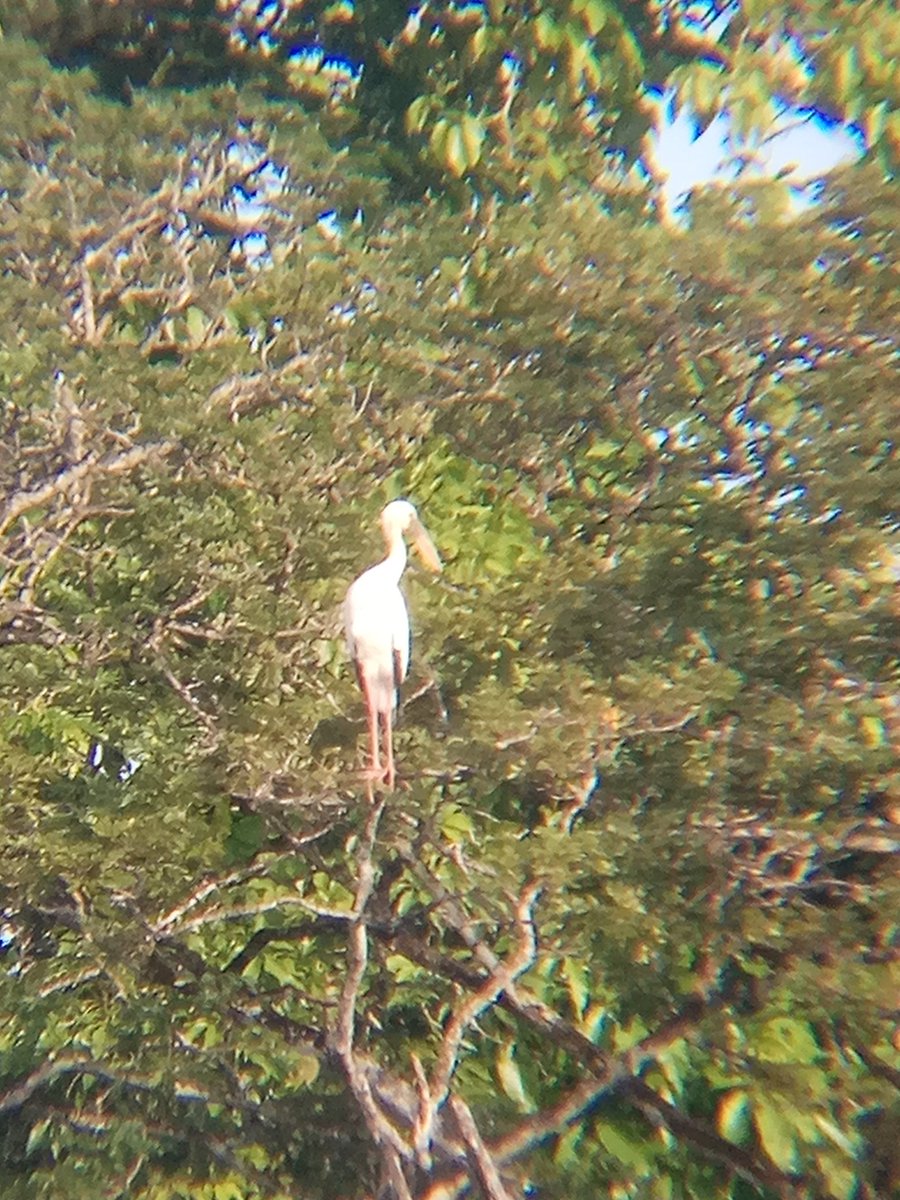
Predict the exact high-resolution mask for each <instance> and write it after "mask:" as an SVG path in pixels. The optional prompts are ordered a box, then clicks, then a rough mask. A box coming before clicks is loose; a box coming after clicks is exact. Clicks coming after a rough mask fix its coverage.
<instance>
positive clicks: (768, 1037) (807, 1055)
mask: <svg viewBox="0 0 900 1200" xmlns="http://www.w3.org/2000/svg"><path fill="white" fill-rule="evenodd" d="M751 1046H752V1049H753V1050H754V1052H755V1053H756V1055H757V1057H758V1058H760V1059H762V1060H763V1061H764V1062H772V1063H804V1064H805V1063H812V1062H815V1061H816V1059H817V1058H818V1057H819V1044H818V1042H817V1041H816V1038H815V1034H814V1033H813V1031H812V1029H811V1027H810V1025H809V1023H808V1022H807V1021H798V1020H796V1019H795V1018H793V1017H773V1018H772V1020H770V1021H767V1022H766V1023H765V1025H763V1027H762V1030H761V1031H760V1033H759V1034H757V1036H756V1037H755V1038H754V1039H753V1040H752V1042H751Z"/></svg>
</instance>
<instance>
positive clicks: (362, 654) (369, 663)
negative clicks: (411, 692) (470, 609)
mask: <svg viewBox="0 0 900 1200" xmlns="http://www.w3.org/2000/svg"><path fill="white" fill-rule="evenodd" d="M381 528H382V531H383V533H384V540H385V542H386V543H387V558H385V559H384V561H383V562H380V563H378V564H377V565H376V566H374V567H369V569H368V571H364V572H363V573H362V575H360V576H359V578H358V579H356V580H354V581H353V583H352V584H351V585H350V587H349V589H348V591H347V597H346V599H345V600H344V630H345V633H346V635H347V649H348V650H349V652H350V657H351V658H352V660H353V665H354V666H355V667H356V677H357V679H358V680H359V686H360V687H361V688H362V694H363V699H364V700H365V705H366V716H367V718H368V723H369V746H370V753H371V762H370V767H369V770H368V771H367V772H366V774H367V777H368V778H369V780H370V781H371V780H383V781H384V782H385V783H386V784H387V786H388V788H389V789H391V788H393V786H394V778H395V771H394V740H393V721H394V710H395V709H396V707H397V700H398V689H399V687H400V684H401V683H402V682H403V680H404V679H405V678H406V672H407V670H408V668H409V643H410V638H409V613H408V612H407V610H406V601H405V600H404V599H403V594H402V593H401V591H400V586H399V585H400V577H401V575H402V574H403V571H404V569H405V567H406V542H405V541H404V534H409V536H410V538H411V539H412V541H413V543H414V545H415V547H416V549H417V550H418V552H419V555H420V556H421V558H422V561H423V562H424V563H425V565H426V566H427V567H428V568H429V569H430V570H432V571H440V570H441V560H440V557H439V555H438V552H437V550H436V549H435V547H434V542H432V540H431V538H430V537H429V536H428V532H427V531H426V529H425V526H424V525H423V524H422V522H421V521H420V520H419V515H418V513H417V512H416V510H415V508H414V507H413V505H412V504H410V503H409V501H408V500H393V501H391V503H390V504H388V505H387V507H386V508H384V509H383V510H382V513H381ZM381 729H383V730H384V754H385V760H386V761H385V765H384V766H383V767H382V765H381V745H380V732H381Z"/></svg>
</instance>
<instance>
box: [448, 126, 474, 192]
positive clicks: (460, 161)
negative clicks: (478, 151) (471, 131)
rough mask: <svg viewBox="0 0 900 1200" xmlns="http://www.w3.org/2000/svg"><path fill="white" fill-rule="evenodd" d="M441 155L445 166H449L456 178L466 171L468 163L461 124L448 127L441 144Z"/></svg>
mask: <svg viewBox="0 0 900 1200" xmlns="http://www.w3.org/2000/svg"><path fill="white" fill-rule="evenodd" d="M443 155H444V163H445V164H446V166H447V167H449V169H450V171H451V172H452V173H453V174H454V175H455V176H456V177H457V179H459V178H461V177H462V176H463V175H464V174H465V172H466V167H467V166H468V165H469V159H468V154H467V151H466V142H465V138H464V137H463V130H462V126H460V125H452V126H450V128H449V129H448V131H447V136H446V139H445V141H444V146H443Z"/></svg>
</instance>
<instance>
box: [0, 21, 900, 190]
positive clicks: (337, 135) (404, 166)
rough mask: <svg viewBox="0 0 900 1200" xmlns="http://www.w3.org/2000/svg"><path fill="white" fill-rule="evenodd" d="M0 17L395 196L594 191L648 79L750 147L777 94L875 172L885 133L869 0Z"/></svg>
mask: <svg viewBox="0 0 900 1200" xmlns="http://www.w3.org/2000/svg"><path fill="white" fill-rule="evenodd" d="M4 26H5V27H6V28H7V29H9V30H15V31H17V32H20V33H21V32H24V33H27V34H29V35H31V36H33V37H36V38H38V39H39V40H40V42H41V44H42V45H43V46H44V47H45V48H46V50H47V51H48V53H49V54H50V56H51V58H52V59H53V61H55V62H57V63H61V64H65V65H67V66H73V65H89V66H91V67H92V68H93V69H94V70H95V71H96V72H97V75H98V77H99V79H100V81H101V82H102V85H103V87H104V89H105V90H106V92H107V93H108V94H110V95H114V96H117V97H125V98H127V97H129V96H131V95H132V93H133V90H134V89H135V88H140V87H146V86H150V87H152V88H162V89H165V88H178V89H180V88H184V87H193V86H197V85H201V84H221V83H223V82H225V81H227V80H231V81H233V82H235V83H237V84H238V85H239V86H241V87H242V88H247V87H253V86H261V87H262V88H263V89H264V90H265V93H266V94H267V95H269V96H272V95H276V96H279V97H280V98H282V99H284V100H286V101H289V102H291V103H295V104H299V105H301V106H302V107H303V108H304V109H306V110H308V111H312V112H315V113H317V114H318V117H319V123H320V126H321V128H322V129H323V130H324V131H325V132H326V134H327V136H329V138H331V139H332V141H333V142H334V143H337V144H343V143H344V142H346V141H350V142H351V143H352V144H354V145H357V146H359V147H360V148H365V149H367V150H368V152H369V154H371V155H373V156H374V157H376V158H377V159H378V160H379V161H380V163H381V166H382V169H384V170H387V172H388V173H389V174H390V175H391V177H392V178H393V179H394V180H395V181H399V182H402V184H403V185H404V187H405V188H407V189H409V190H410V191H411V192H413V193H415V194H419V193H420V192H421V190H422V189H423V188H427V187H429V186H430V187H435V188H442V189H448V188H449V189H450V190H451V191H453V192H454V193H455V194H456V196H457V197H458V198H460V199H462V198H463V197H464V196H465V195H467V194H468V190H469V188H470V187H475V189H476V190H477V191H478V192H479V193H480V194H481V195H490V194H491V193H493V192H494V191H495V190H497V189H499V190H500V191H501V192H503V193H504V194H521V193H523V192H529V191H532V190H534V189H536V188H537V189H540V190H544V191H546V192H548V193H549V194H553V192H554V191H555V190H556V188H558V187H559V185H560V184H561V182H562V181H563V180H564V179H566V178H567V177H568V176H569V175H575V176H576V177H577V178H578V179H580V180H582V181H591V182H594V183H597V182H599V181H600V180H604V181H605V182H606V186H607V187H608V186H609V180H610V179H611V178H612V177H613V175H614V173H615V172H616V171H617V170H618V169H619V168H620V166H621V164H622V163H623V162H624V163H626V164H629V165H630V164H632V163H634V162H635V161H636V160H639V159H646V157H647V156H646V153H645V152H646V146H645V144H644V141H643V139H644V135H645V134H646V133H647V131H648V129H649V128H650V126H651V124H652V123H653V121H654V119H655V115H656V108H657V103H658V101H659V98H660V96H661V95H663V93H665V92H667V91H669V92H671V94H672V96H673V99H674V101H675V103H677V104H679V105H686V106H688V107H689V108H690V109H691V111H692V112H693V113H694V114H695V115H696V117H697V118H698V120H700V121H707V120H709V119H711V118H712V117H713V116H715V115H716V114H717V113H719V112H722V111H727V112H728V113H729V114H730V120H731V124H732V130H733V133H734V136H735V137H736V139H737V140H738V142H739V143H745V144H746V145H749V147H750V148H751V149H752V147H753V146H754V144H755V142H756V140H757V139H758V138H759V137H760V136H762V135H763V134H766V133H768V132H769V131H770V130H771V126H772V121H773V119H774V118H775V117H776V116H777V115H779V114H783V113H784V112H785V111H791V110H799V111H800V112H802V113H803V114H805V116H806V117H807V118H809V117H811V116H812V115H813V110H817V111H819V112H823V113H824V114H826V115H827V116H828V117H830V118H832V119H834V120H841V121H845V122H853V123H855V124H856V125H857V126H858V127H859V129H860V130H861V132H862V134H863V136H864V138H865V142H866V146H867V148H868V149H869V151H870V152H871V153H872V154H873V155H878V156H880V158H881V160H882V164H883V165H885V164H887V165H889V166H890V167H891V168H892V169H896V163H897V153H898V144H900V119H898V116H897V113H896V111H895V108H896V82H895V79H894V62H895V60H896V22H895V20H894V12H893V6H892V5H890V4H885V3H878V2H869V3H867V4H865V5H864V8H863V9H862V10H861V9H860V6H859V4H858V3H838V4H835V3H833V2H831V0H815V2H814V3H806V4H802V5H797V4H787V3H781V4H772V3H768V2H766V3H759V2H758V0H741V2H734V0H732V2H725V3H718V2H710V3H699V4H698V3H686V2H683V0H677V2H673V3H666V4H661V3H657V0H642V2H641V3H630V4H616V3H613V2H611V0H557V2H556V3H552V4H546V3H544V4H539V5H538V4H510V3H506V2H505V0H489V2H476V3H469V4H455V3H434V4H432V3H426V4H422V5H419V6H418V7H416V6H412V7H411V6H409V5H407V4H397V3H394V2H393V0H369V2H368V3H366V4H353V3H350V2H349V0H343V2H337V3H333V2H331V0H325V2H321V0H316V2H314V3H310V2H307V0H304V2H303V3H277V4H274V3H269V2H268V0H266V2H259V3H256V4H253V3H246V0H240V2H237V0H232V2H229V3H223V2H220V3H216V4H214V3H212V2H211V0H187V2H184V0H128V2H126V3H123V2H122V0H115V2H114V3H112V2H105V3H99V4H98V3H95V2H93V0H75V2H74V3H73V2H72V0H67V2H66V3H62V2H61V0H41V2H40V3H23V4H16V5H11V6H9V11H8V12H7V13H6V15H5V17H4ZM746 145H745V148H746ZM645 165H649V164H647V163H646V162H645ZM463 178H465V179H466V181H467V184H466V185H465V186H464V185H462V184H460V183H459V181H460V180H461V179H463ZM608 199H611V197H608Z"/></svg>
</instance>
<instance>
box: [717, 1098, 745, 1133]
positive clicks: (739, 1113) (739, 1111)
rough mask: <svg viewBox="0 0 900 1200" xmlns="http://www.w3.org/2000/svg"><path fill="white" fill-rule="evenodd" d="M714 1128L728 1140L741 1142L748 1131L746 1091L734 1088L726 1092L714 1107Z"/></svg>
mask: <svg viewBox="0 0 900 1200" xmlns="http://www.w3.org/2000/svg"><path fill="white" fill-rule="evenodd" d="M716 1128H717V1129H718V1131H719V1133H721V1135H722V1137H724V1138H727V1139H728V1141H729V1142H735V1143H736V1144H738V1145H739V1144H741V1143H742V1142H744V1141H746V1139H747V1136H748V1134H749V1132H750V1102H749V1098H748V1096H747V1093H746V1092H745V1091H743V1090H741V1089H738V1088H735V1089H734V1090H733V1091H731V1092H726V1093H725V1095H724V1096H722V1097H721V1099H720V1100H719V1104H718V1107H717V1109H716Z"/></svg>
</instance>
